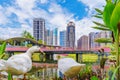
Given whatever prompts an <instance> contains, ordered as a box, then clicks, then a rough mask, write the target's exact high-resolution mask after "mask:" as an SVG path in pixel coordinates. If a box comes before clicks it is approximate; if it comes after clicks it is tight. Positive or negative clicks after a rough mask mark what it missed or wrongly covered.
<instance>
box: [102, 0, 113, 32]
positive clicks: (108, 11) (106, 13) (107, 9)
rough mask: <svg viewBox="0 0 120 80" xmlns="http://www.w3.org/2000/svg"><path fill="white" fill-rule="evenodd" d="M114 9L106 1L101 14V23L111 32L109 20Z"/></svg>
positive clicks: (110, 3)
mask: <svg viewBox="0 0 120 80" xmlns="http://www.w3.org/2000/svg"><path fill="white" fill-rule="evenodd" d="M114 8H115V5H114V4H113V3H112V2H110V1H108V2H107V4H106V6H105V8H104V12H103V21H104V23H105V25H106V26H107V27H108V28H109V29H111V30H112V27H111V26H110V18H111V15H112V13H113V10H114Z"/></svg>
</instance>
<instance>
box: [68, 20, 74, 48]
mask: <svg viewBox="0 0 120 80" xmlns="http://www.w3.org/2000/svg"><path fill="white" fill-rule="evenodd" d="M66 47H71V48H74V47H75V24H74V23H73V22H69V23H68V25H67V32H66Z"/></svg>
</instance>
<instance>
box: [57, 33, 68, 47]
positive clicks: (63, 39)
mask: <svg viewBox="0 0 120 80" xmlns="http://www.w3.org/2000/svg"><path fill="white" fill-rule="evenodd" d="M59 39H60V46H62V47H66V31H60V38H59Z"/></svg>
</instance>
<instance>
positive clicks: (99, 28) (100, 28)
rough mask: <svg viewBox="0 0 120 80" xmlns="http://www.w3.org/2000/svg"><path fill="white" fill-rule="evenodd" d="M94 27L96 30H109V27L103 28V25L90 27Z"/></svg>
mask: <svg viewBox="0 0 120 80" xmlns="http://www.w3.org/2000/svg"><path fill="white" fill-rule="evenodd" d="M92 28H94V29H98V30H103V31H110V29H108V28H105V27H92Z"/></svg>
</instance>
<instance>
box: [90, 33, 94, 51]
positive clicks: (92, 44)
mask: <svg viewBox="0 0 120 80" xmlns="http://www.w3.org/2000/svg"><path fill="white" fill-rule="evenodd" d="M94 39H95V32H91V33H89V50H91V49H92V48H94V47H95V42H94Z"/></svg>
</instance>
